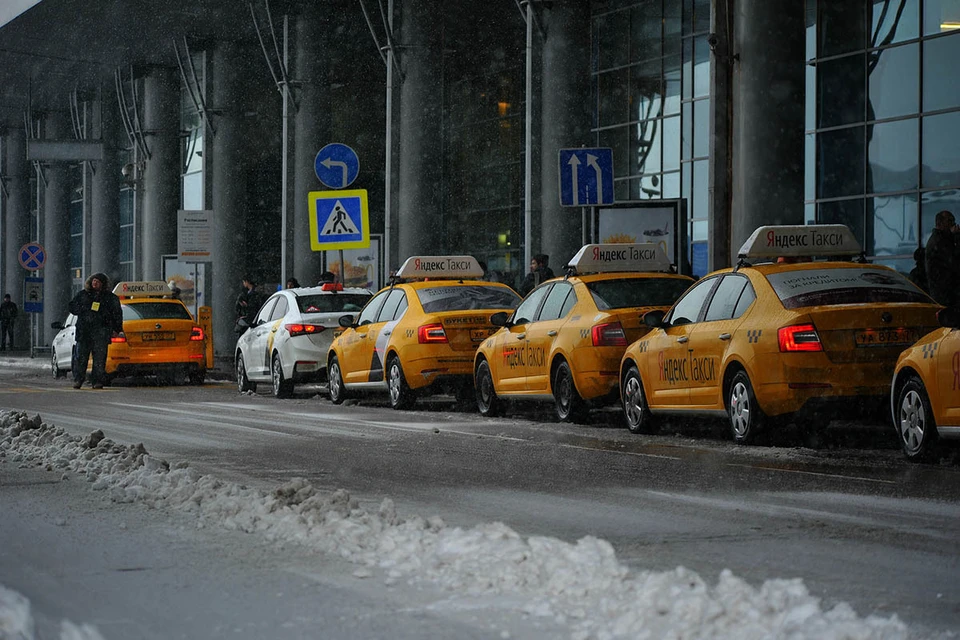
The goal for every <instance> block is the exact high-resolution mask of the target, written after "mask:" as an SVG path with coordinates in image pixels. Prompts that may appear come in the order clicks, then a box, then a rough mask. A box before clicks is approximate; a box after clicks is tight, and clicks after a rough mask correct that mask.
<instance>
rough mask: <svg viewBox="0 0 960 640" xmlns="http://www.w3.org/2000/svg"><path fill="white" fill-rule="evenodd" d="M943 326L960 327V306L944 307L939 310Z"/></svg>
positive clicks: (938, 318)
mask: <svg viewBox="0 0 960 640" xmlns="http://www.w3.org/2000/svg"><path fill="white" fill-rule="evenodd" d="M937 320H938V321H939V322H940V326H941V327H948V328H950V329H960V307H944V308H943V309H940V311H938V312H937Z"/></svg>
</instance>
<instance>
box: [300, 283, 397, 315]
mask: <svg viewBox="0 0 960 640" xmlns="http://www.w3.org/2000/svg"><path fill="white" fill-rule="evenodd" d="M317 297H318V298H320V297H323V296H317ZM326 297H327V298H339V297H341V296H326ZM406 300H407V294H406V293H404V292H403V290H401V289H394V290H393V292H392V293H391V294H390V295H389V296H387V299H386V300H385V301H384V303H383V307H382V308H381V309H380V315H378V316H377V322H390V321H391V320H396V319H397V311H399V310H400V305H401V304H402V303H404V302H406ZM298 302H299V301H298ZM363 302H366V300H364V301H363ZM363 302H361V303H360V306H363ZM404 308H406V307H405V306H404ZM358 309H359V307H358Z"/></svg>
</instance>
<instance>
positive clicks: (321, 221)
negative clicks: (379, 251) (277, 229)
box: [307, 189, 370, 251]
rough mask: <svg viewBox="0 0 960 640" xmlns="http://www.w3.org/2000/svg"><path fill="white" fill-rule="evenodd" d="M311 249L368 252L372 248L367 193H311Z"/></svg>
mask: <svg viewBox="0 0 960 640" xmlns="http://www.w3.org/2000/svg"><path fill="white" fill-rule="evenodd" d="M307 198H308V199H309V203H310V248H311V249H312V250H313V251H329V250H331V249H366V248H367V247H369V246H370V225H369V216H370V214H369V210H368V208H367V190H366V189H355V190H352V191H343V190H337V191H311V192H310V193H308V194H307Z"/></svg>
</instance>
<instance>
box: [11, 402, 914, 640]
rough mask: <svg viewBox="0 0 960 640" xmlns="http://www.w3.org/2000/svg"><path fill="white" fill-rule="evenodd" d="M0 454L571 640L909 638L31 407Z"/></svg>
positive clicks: (597, 550) (794, 602)
mask: <svg viewBox="0 0 960 640" xmlns="http://www.w3.org/2000/svg"><path fill="white" fill-rule="evenodd" d="M0 457H6V458H7V459H8V460H11V461H14V462H19V463H21V464H22V465H43V466H46V468H47V469H48V470H51V471H61V472H74V473H78V474H82V475H84V476H86V478H87V480H88V481H90V482H91V483H92V486H93V488H94V489H96V490H102V491H106V492H108V494H109V495H110V497H111V498H112V499H113V500H115V501H117V502H140V503H143V504H146V505H149V506H151V507H155V508H167V509H179V510H184V511H188V512H192V513H195V514H196V515H197V517H198V526H200V527H203V526H208V525H212V526H219V527H227V528H229V529H235V530H240V531H244V532H248V533H256V534H259V535H262V536H265V537H266V538H267V539H269V540H271V541H275V542H296V543H299V544H304V545H308V546H309V548H311V549H315V550H317V551H321V552H325V553H333V554H337V555H339V556H342V557H343V558H346V559H348V560H349V561H351V562H353V563H355V564H357V565H358V568H357V570H356V571H355V572H354V575H355V576H356V577H358V578H365V577H372V576H373V575H375V572H382V573H383V574H385V579H386V581H387V583H388V584H394V583H397V582H399V581H405V582H408V583H415V582H416V581H418V580H422V581H429V582H431V583H434V584H439V585H442V586H443V587H445V588H447V589H449V590H451V591H456V592H458V593H463V594H465V595H487V596H494V595H500V596H509V598H510V599H511V601H513V602H515V603H516V606H517V608H518V609H519V610H521V611H524V612H526V613H528V614H530V615H534V616H544V617H550V618H552V619H554V620H555V621H557V622H559V623H562V624H565V625H568V626H569V627H570V628H571V629H572V637H573V638H574V639H575V640H585V639H587V638H597V639H600V640H606V639H612V638H621V637H629V638H737V639H742V640H750V639H753V638H756V639H761V638H763V639H767V638H790V639H791V640H801V639H805V638H810V639H817V640H823V639H827V640H830V639H837V640H839V639H849V640H859V639H868V638H869V639H880V640H895V639H906V638H907V637H908V630H907V627H906V626H905V625H904V624H903V623H902V622H901V621H900V620H899V619H898V618H897V616H896V615H894V616H891V617H890V618H882V617H877V616H870V617H867V618H860V617H858V616H857V615H856V613H855V612H854V611H853V610H852V609H851V608H850V606H849V605H847V604H844V603H841V604H840V605H837V606H836V607H834V608H832V609H830V610H827V611H824V610H823V609H822V608H821V606H820V601H819V599H818V598H815V597H814V596H812V595H811V594H810V593H809V592H808V591H807V588H806V586H805V585H804V584H803V582H802V581H801V580H770V581H767V582H765V583H764V584H763V585H762V586H761V587H760V588H759V589H758V588H755V587H752V586H751V585H749V584H747V583H746V582H744V581H743V580H741V579H740V578H737V577H736V576H734V575H733V574H732V573H730V572H724V573H723V574H722V575H721V576H720V578H719V580H718V582H717V584H716V585H709V584H707V583H706V582H705V581H704V580H703V579H702V578H701V577H700V576H699V575H697V574H696V573H694V572H691V571H688V570H686V569H684V568H683V567H678V568H677V569H675V570H673V571H667V572H650V571H644V572H640V573H636V574H634V573H631V571H630V570H629V569H628V568H627V567H625V566H624V565H622V564H620V563H619V562H618V561H617V558H616V553H615V552H614V550H613V547H612V546H611V545H610V544H609V543H608V542H606V541H604V540H600V539H597V538H593V537H585V538H582V539H581V540H579V541H577V542H576V543H575V544H570V543H567V542H563V541H561V540H558V539H555V538H548V537H530V538H523V537H522V536H520V535H519V534H518V533H517V532H515V531H513V530H512V529H510V528H509V527H507V526H506V525H504V524H500V523H493V524H484V525H480V526H476V527H473V528H471V529H461V528H458V527H449V526H447V525H446V524H445V523H444V522H443V521H442V520H441V519H440V518H426V519H425V518H421V517H419V516H413V517H406V518H402V517H400V516H399V515H398V514H397V512H396V509H395V508H394V505H393V502H392V501H390V500H389V499H388V500H384V501H383V503H382V504H381V506H380V509H379V511H378V512H377V513H370V512H368V511H365V510H363V509H361V508H360V507H359V505H358V503H357V501H356V500H355V499H354V498H352V497H351V496H350V494H349V493H347V492H346V491H343V490H337V491H334V492H332V493H328V492H321V491H318V490H317V489H316V488H314V487H313V486H312V485H311V484H309V483H308V482H307V481H305V480H303V479H293V480H291V481H289V482H287V483H286V484H284V485H283V486H281V487H279V488H278V489H276V490H275V491H273V492H272V493H268V492H264V491H261V490H256V489H251V488H248V487H245V486H242V485H239V484H236V483H230V482H224V481H221V480H218V479H217V478H215V477H213V476H209V475H200V474H198V473H196V472H195V471H194V470H193V469H191V468H190V467H189V466H188V465H187V464H185V463H179V464H175V465H173V466H171V465H170V464H168V463H167V462H166V461H164V460H160V459H157V458H154V457H152V456H150V455H149V454H148V453H147V452H146V450H145V449H144V448H143V445H134V446H126V445H120V444H117V443H114V442H113V441H111V440H110V439H108V438H105V437H104V435H103V433H102V432H100V431H94V432H93V433H91V434H90V435H88V436H87V437H75V436H71V435H70V434H68V433H66V432H65V431H64V430H63V429H60V428H59V427H56V426H51V425H48V424H46V423H43V422H42V421H41V419H40V416H35V417H33V418H30V417H28V416H27V415H26V414H25V413H22V412H9V413H7V412H0Z"/></svg>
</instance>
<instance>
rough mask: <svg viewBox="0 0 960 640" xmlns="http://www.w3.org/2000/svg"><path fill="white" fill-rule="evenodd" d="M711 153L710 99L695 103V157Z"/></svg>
mask: <svg viewBox="0 0 960 640" xmlns="http://www.w3.org/2000/svg"><path fill="white" fill-rule="evenodd" d="M709 153H710V100H709V99H708V100H697V101H696V102H694V103H693V157H694V158H702V157H704V156H706V155H708V154H709Z"/></svg>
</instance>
